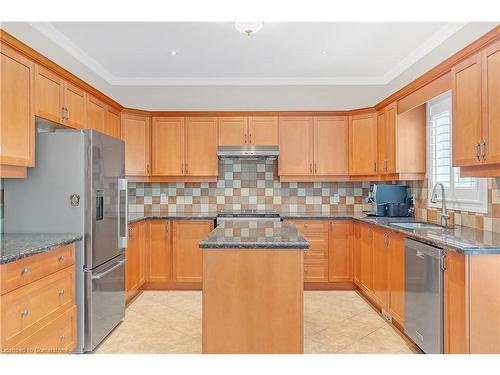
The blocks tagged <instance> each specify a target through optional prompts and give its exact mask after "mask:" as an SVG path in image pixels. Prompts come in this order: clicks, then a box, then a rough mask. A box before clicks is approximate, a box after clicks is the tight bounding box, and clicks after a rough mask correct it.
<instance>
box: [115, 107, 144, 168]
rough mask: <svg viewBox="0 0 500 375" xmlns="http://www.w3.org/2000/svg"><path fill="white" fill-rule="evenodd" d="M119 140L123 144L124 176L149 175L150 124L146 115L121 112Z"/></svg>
mask: <svg viewBox="0 0 500 375" xmlns="http://www.w3.org/2000/svg"><path fill="white" fill-rule="evenodd" d="M121 138H122V140H123V141H124V142H125V174H126V175H127V176H149V175H150V174H151V168H150V165H151V154H150V142H151V124H150V118H149V116H148V115H142V114H134V113H127V112H125V113H124V112H122V115H121Z"/></svg>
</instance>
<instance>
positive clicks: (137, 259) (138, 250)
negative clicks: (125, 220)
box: [125, 221, 148, 302]
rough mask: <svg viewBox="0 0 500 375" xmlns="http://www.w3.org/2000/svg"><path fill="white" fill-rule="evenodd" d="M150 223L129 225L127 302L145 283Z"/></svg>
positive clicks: (126, 279) (126, 277) (126, 271)
mask: <svg viewBox="0 0 500 375" xmlns="http://www.w3.org/2000/svg"><path fill="white" fill-rule="evenodd" d="M147 225H148V223H147V222H145V221H140V222H138V223H133V224H130V225H129V233H128V236H129V238H128V246H127V249H126V251H125V258H126V259H127V263H126V266H125V294H126V300H127V302H128V301H130V300H131V299H132V298H133V297H135V295H136V294H137V293H138V292H139V291H140V289H141V287H142V284H144V282H145V266H146V246H147V244H146V233H147V232H146V227H147Z"/></svg>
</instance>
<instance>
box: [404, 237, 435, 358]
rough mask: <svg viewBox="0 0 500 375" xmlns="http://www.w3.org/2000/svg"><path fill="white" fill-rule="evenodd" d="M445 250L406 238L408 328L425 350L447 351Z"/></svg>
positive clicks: (406, 316)
mask: <svg viewBox="0 0 500 375" xmlns="http://www.w3.org/2000/svg"><path fill="white" fill-rule="evenodd" d="M442 255H443V249H441V248H438V247H434V246H431V245H427V244H424V243H422V242H418V241H415V240H412V239H409V238H406V239H405V324H404V331H405V334H406V335H408V336H409V337H410V338H411V339H412V340H413V341H414V342H415V343H416V344H417V345H418V346H419V347H420V349H422V350H423V351H424V352H425V353H428V354H440V353H443V259H442Z"/></svg>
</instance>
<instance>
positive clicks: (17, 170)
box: [0, 164, 28, 178]
mask: <svg viewBox="0 0 500 375" xmlns="http://www.w3.org/2000/svg"><path fill="white" fill-rule="evenodd" d="M27 176H28V168H26V167H17V166H14V165H3V164H0V178H26V177H27Z"/></svg>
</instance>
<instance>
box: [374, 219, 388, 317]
mask: <svg viewBox="0 0 500 375" xmlns="http://www.w3.org/2000/svg"><path fill="white" fill-rule="evenodd" d="M388 266H389V258H388V251H387V233H386V232H385V231H383V230H380V229H374V230H373V296H374V298H375V300H376V301H377V302H378V304H379V305H380V306H381V307H382V308H384V309H386V308H387V300H388V285H389V281H388V276H389V272H388Z"/></svg>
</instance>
